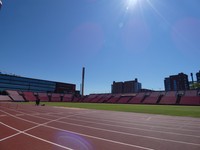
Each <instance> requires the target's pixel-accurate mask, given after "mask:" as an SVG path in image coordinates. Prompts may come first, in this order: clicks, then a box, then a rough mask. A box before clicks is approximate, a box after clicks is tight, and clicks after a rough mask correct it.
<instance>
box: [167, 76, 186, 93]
mask: <svg viewBox="0 0 200 150" xmlns="http://www.w3.org/2000/svg"><path fill="white" fill-rule="evenodd" d="M164 84H165V91H179V90H189V81H188V75H186V74H184V73H179V74H178V75H171V76H169V77H167V78H165V80H164Z"/></svg>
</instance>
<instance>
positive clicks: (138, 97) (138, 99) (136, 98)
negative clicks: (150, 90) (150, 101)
mask: <svg viewBox="0 0 200 150" xmlns="http://www.w3.org/2000/svg"><path fill="white" fill-rule="evenodd" d="M144 97H145V93H138V94H137V95H136V96H134V97H132V98H131V99H130V101H129V102H128V103H129V104H140V103H141V101H142V100H143V99H144Z"/></svg>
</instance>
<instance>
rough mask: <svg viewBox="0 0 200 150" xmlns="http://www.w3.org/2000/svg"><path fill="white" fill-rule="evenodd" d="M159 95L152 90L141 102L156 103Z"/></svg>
mask: <svg viewBox="0 0 200 150" xmlns="http://www.w3.org/2000/svg"><path fill="white" fill-rule="evenodd" d="M159 96H160V92H152V93H150V95H149V96H148V97H146V98H145V100H144V101H143V104H156V103H157V101H158V98H159Z"/></svg>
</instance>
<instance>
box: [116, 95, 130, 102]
mask: <svg viewBox="0 0 200 150" xmlns="http://www.w3.org/2000/svg"><path fill="white" fill-rule="evenodd" d="M131 98H132V96H126V95H122V96H121V97H120V99H119V100H118V103H120V104H126V103H128V101H129V100H130V99H131Z"/></svg>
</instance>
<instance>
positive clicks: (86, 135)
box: [45, 125, 154, 150]
mask: <svg viewBox="0 0 200 150" xmlns="http://www.w3.org/2000/svg"><path fill="white" fill-rule="evenodd" d="M45 127H48V128H51V129H56V130H59V131H64V132H68V133H72V134H78V135H81V136H85V137H89V138H93V139H97V140H101V141H106V142H111V143H115V144H120V145H124V146H129V147H134V148H140V149H144V150H154V149H152V148H147V147H143V146H138V145H133V144H128V143H123V142H119V141H114V140H110V139H105V138H101V137H96V136H92V135H88V134H83V133H78V132H73V131H68V130H64V129H60V128H56V127H52V126H49V125H45Z"/></svg>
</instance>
